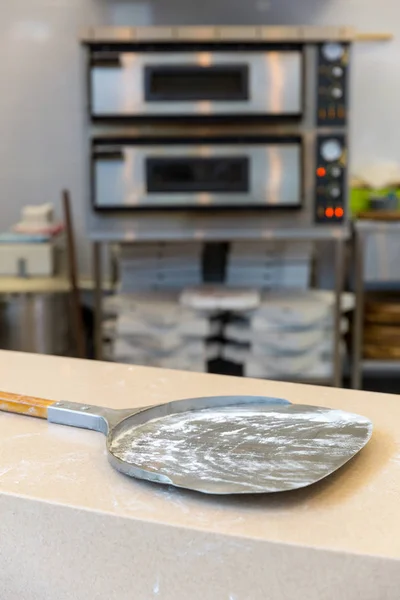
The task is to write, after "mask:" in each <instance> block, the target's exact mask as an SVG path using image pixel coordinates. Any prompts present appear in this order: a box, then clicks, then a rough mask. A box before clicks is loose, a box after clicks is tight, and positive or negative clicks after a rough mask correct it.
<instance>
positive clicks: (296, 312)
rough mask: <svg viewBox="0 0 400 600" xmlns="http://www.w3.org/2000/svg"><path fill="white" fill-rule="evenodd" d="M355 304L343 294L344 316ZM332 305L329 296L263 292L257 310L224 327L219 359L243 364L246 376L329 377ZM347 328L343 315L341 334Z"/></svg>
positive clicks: (331, 298) (330, 372)
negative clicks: (223, 341) (220, 357)
mask: <svg viewBox="0 0 400 600" xmlns="http://www.w3.org/2000/svg"><path fill="white" fill-rule="evenodd" d="M353 304H354V299H353V296H352V295H351V294H343V296H342V311H343V313H345V312H347V311H349V310H351V309H352V308H353ZM333 307H334V294H333V292H326V291H306V292H299V291H297V292H273V293H270V294H265V295H264V297H263V298H262V300H261V304H260V306H259V308H258V309H256V310H254V311H251V312H248V313H247V314H245V315H244V314H243V313H242V315H241V317H240V318H236V320H233V321H232V322H231V323H230V324H228V325H227V326H226V327H225V331H224V338H225V340H226V342H225V344H224V346H223V350H222V354H223V358H225V359H226V360H230V361H233V362H235V363H239V364H242V365H243V370H244V374H245V375H246V376H248V377H260V378H269V379H293V380H318V379H321V380H322V379H329V378H331V377H332V375H333V348H334V319H333ZM347 330H348V321H347V319H346V318H345V317H343V318H342V322H341V333H342V334H344V333H346V331H347ZM343 349H344V344H343Z"/></svg>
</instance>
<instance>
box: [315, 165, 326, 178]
mask: <svg viewBox="0 0 400 600" xmlns="http://www.w3.org/2000/svg"><path fill="white" fill-rule="evenodd" d="M317 175H318V177H325V175H326V169H325V168H324V167H318V169H317Z"/></svg>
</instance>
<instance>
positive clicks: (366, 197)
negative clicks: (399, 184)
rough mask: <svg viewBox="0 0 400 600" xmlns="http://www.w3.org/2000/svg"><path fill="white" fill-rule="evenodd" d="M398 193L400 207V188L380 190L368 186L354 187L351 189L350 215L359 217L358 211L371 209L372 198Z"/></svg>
mask: <svg viewBox="0 0 400 600" xmlns="http://www.w3.org/2000/svg"><path fill="white" fill-rule="evenodd" d="M393 193H394V194H396V196H397V199H398V200H399V208H400V188H396V189H393V188H382V189H380V190H370V189H368V188H352V189H351V190H350V216H351V218H355V217H357V215H358V213H360V212H364V211H367V210H369V201H370V198H371V197H373V198H379V197H381V198H384V197H385V196H388V195H389V194H393Z"/></svg>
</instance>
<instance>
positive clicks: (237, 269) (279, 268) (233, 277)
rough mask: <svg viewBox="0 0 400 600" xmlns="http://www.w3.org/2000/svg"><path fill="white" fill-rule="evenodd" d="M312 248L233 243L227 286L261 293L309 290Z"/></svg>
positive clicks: (297, 244) (306, 245) (298, 244)
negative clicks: (263, 291)
mask: <svg viewBox="0 0 400 600" xmlns="http://www.w3.org/2000/svg"><path fill="white" fill-rule="evenodd" d="M311 257H312V246H311V244H310V243H308V242H286V243H283V242H280V243H278V244H277V243H272V242H265V243H260V242H234V243H232V245H231V248H230V252H229V256H228V264H227V272H226V283H227V285H229V286H253V287H257V288H260V289H264V290H274V289H291V288H294V289H302V290H305V289H307V288H308V287H309V284H310V276H311Z"/></svg>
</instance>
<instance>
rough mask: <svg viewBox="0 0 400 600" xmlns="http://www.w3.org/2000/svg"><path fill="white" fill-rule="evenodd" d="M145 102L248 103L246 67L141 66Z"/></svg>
mask: <svg viewBox="0 0 400 600" xmlns="http://www.w3.org/2000/svg"><path fill="white" fill-rule="evenodd" d="M144 73H145V99H146V101H147V102H166V101H167V102H168V101H170V102H176V101H185V100H187V101H196V100H217V101H218V100H220V101H235V100H248V98H249V82H248V80H249V76H248V67H247V65H231V64H230V65H217V66H210V67H201V66H197V65H187V66H184V65H181V66H168V67H165V66H147V67H145V71H144Z"/></svg>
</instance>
